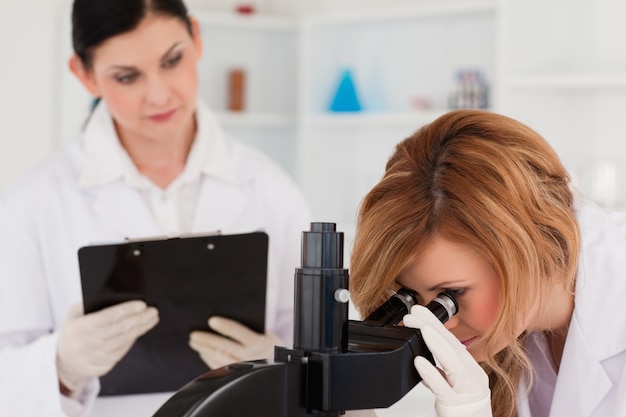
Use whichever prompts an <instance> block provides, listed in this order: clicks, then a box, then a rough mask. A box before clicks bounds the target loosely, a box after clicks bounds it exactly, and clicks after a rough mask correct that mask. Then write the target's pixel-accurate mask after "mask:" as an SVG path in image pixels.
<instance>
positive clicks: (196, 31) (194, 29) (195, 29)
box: [189, 16, 202, 59]
mask: <svg viewBox="0 0 626 417" xmlns="http://www.w3.org/2000/svg"><path fill="white" fill-rule="evenodd" d="M189 21H190V22H191V34H192V37H193V43H194V45H195V47H196V51H197V54H196V58H198V59H200V57H202V33H200V23H198V20H197V19H196V18H195V17H193V16H189Z"/></svg>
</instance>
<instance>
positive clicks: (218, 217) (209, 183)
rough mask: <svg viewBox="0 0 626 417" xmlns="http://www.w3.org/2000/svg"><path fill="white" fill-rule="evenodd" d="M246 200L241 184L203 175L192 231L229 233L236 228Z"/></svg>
mask: <svg viewBox="0 0 626 417" xmlns="http://www.w3.org/2000/svg"><path fill="white" fill-rule="evenodd" d="M246 200H247V199H246V196H245V194H244V191H243V190H242V187H241V186H237V185H236V184H233V183H229V182H225V181H220V180H215V179H212V178H210V177H208V176H204V177H203V179H202V187H201V191H200V196H199V198H198V205H197V207H196V213H195V216H194V223H193V227H192V230H193V232H194V233H204V232H215V231H221V232H224V233H231V232H233V231H234V230H237V229H238V227H237V226H238V220H239V219H241V218H242V213H243V212H244V210H245V208H246Z"/></svg>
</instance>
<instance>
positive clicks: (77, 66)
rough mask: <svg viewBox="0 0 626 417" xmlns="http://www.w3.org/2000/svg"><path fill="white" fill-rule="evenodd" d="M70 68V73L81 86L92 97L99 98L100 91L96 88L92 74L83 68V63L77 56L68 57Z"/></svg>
mask: <svg viewBox="0 0 626 417" xmlns="http://www.w3.org/2000/svg"><path fill="white" fill-rule="evenodd" d="M68 65H69V67H70V71H72V73H73V74H74V75H75V76H76V78H78V80H79V81H80V82H81V84H82V85H83V86H84V87H85V88H86V89H87V91H89V93H90V94H91V95H92V96H94V97H100V96H101V94H100V89H99V88H98V84H97V83H96V80H95V79H94V77H93V72H92V71H90V70H88V69H87V68H85V65H84V64H83V61H82V60H81V59H80V58H79V57H78V55H76V54H73V55H72V56H71V57H70V60H69V62H68Z"/></svg>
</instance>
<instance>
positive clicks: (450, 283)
mask: <svg viewBox="0 0 626 417" xmlns="http://www.w3.org/2000/svg"><path fill="white" fill-rule="evenodd" d="M459 282H460V280H456V281H444V282H440V283H439V284H437V285H435V286H433V287H431V288H429V289H428V291H435V290H436V289H439V288H443V287H453V286H455V285H458V284H459Z"/></svg>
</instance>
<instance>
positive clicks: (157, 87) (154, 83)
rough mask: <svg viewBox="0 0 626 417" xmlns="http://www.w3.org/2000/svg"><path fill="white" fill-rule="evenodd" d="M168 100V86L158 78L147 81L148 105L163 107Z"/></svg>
mask: <svg viewBox="0 0 626 417" xmlns="http://www.w3.org/2000/svg"><path fill="white" fill-rule="evenodd" d="M169 98H170V89H169V85H168V84H167V82H166V81H165V80H163V79H162V77H160V76H154V77H152V78H151V79H150V80H149V81H148V86H147V91H146V101H147V102H148V104H152V105H155V106H163V105H165V104H167V102H168V100H169Z"/></svg>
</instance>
